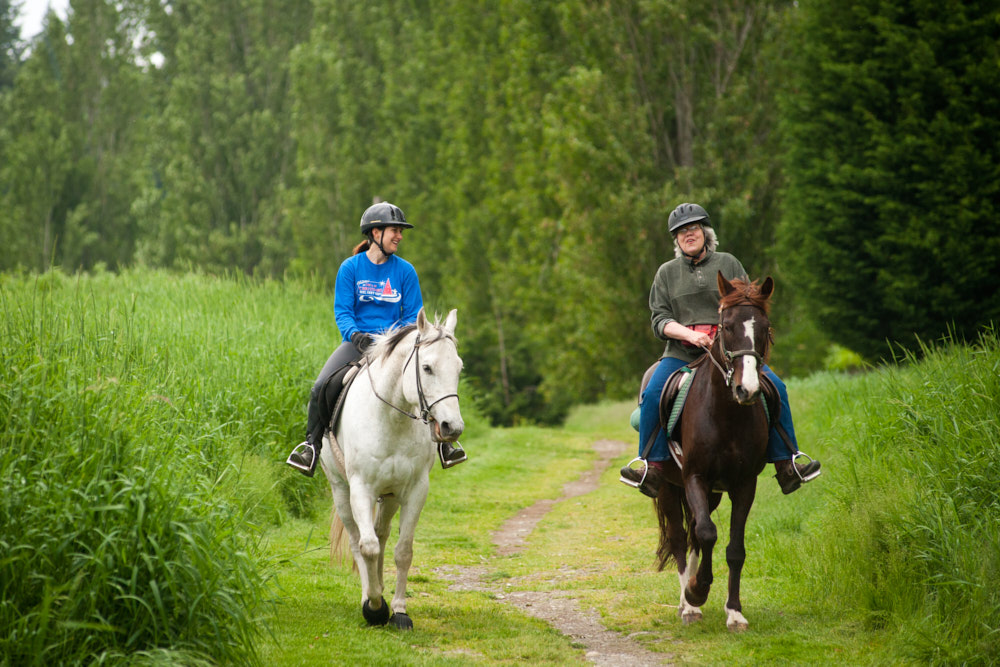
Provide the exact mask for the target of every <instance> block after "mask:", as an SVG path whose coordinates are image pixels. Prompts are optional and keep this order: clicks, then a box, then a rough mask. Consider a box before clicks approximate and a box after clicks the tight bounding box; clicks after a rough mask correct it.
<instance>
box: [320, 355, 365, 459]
mask: <svg viewBox="0 0 1000 667" xmlns="http://www.w3.org/2000/svg"><path fill="white" fill-rule="evenodd" d="M367 365H368V359H367V357H361V359H359V360H357V361H352V362H351V363H349V364H347V365H346V366H344V367H343V368H341V369H340V370H338V371H337V372H336V373H334V374H333V376H332V377H331V378H330V382H332V383H334V386H339V387H340V391H339V393H338V394H337V400H336V401H335V402H334V404H333V409H332V410H331V411H330V421H329V424H330V426H329V433H328V435H329V437H330V439H331V440H333V432H334V431H335V430H336V428H337V422H339V421H340V415H341V413H343V411H344V398H346V397H347V390H348V389H350V388H351V385H352V384H354V379H355V378H357V377H358V374H359V373H360V372H361V369H362V368H364V367H365V366H367Z"/></svg>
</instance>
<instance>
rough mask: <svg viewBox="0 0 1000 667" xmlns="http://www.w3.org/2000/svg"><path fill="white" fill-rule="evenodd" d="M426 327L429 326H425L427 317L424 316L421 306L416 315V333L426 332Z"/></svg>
mask: <svg viewBox="0 0 1000 667" xmlns="http://www.w3.org/2000/svg"><path fill="white" fill-rule="evenodd" d="M428 326H429V325H428V324H427V315H425V314H424V309H423V307H422V306H421V308H420V312H419V313H417V331H419V332H420V333H423V332H425V331H427V327H428Z"/></svg>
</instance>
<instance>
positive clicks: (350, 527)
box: [330, 483, 368, 600]
mask: <svg viewBox="0 0 1000 667" xmlns="http://www.w3.org/2000/svg"><path fill="white" fill-rule="evenodd" d="M330 488H331V489H332V491H333V508H334V510H335V511H336V512H337V517H338V518H339V519H340V523H342V524H344V530H345V531H347V540H348V544H349V547H350V549H351V556H352V557H353V558H354V564H355V565H357V568H358V573H359V575H360V577H361V599H362V600H364V599H366V598H367V597H368V569H367V568H366V567H365V561H364V558H363V557H362V556H361V547H360V546H359V541H360V532H359V531H358V524H357V522H356V521H355V520H354V513H353V511H352V508H351V495H350V491H349V490H348V489H347V488H346V486H341V485H339V484H333V483H331V484H330Z"/></svg>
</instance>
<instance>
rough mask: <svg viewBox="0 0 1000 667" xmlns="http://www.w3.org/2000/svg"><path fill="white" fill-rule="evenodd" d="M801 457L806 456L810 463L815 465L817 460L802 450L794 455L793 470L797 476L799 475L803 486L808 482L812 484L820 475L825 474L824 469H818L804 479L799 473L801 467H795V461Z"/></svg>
mask: <svg viewBox="0 0 1000 667" xmlns="http://www.w3.org/2000/svg"><path fill="white" fill-rule="evenodd" d="M800 456H804V457H806V458H807V459H809V462H810V463H815V462H816V459H814V458H813V457H811V456H809V455H808V454H806V453H805V452H803V451H801V450H799V451H798V452H795V453H794V454H792V470H794V471H795V474H796V475H798V477H799V479H801V480H802V483H803V484H804V483H806V482H811V481H813V480H814V479H816V478H817V477H819V476H820V475H822V474H823V469H822V468H817V469H816V471H815V472H813V473H811V474H809V475H806V476H805V477H803V476H802V473H800V472H799V467H798V466H797V465H795V459H797V458H799V457H800Z"/></svg>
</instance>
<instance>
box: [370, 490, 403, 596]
mask: <svg viewBox="0 0 1000 667" xmlns="http://www.w3.org/2000/svg"><path fill="white" fill-rule="evenodd" d="M398 509H399V501H397V500H396V498H395V497H393V496H387V497H385V498H383V499H382V502H380V503H379V504H378V510H377V511H376V513H375V535H377V536H378V544H379V552H378V583H379V586H380V587H381V588H382V589H383V590H384V589H385V577H384V575H383V573H384V572H385V547H386V543H387V542H388V541H389V534H390V533H391V532H392V517H394V516H396V511H397V510H398Z"/></svg>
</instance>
